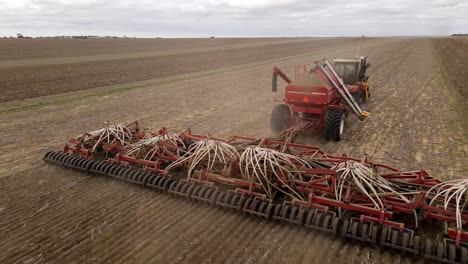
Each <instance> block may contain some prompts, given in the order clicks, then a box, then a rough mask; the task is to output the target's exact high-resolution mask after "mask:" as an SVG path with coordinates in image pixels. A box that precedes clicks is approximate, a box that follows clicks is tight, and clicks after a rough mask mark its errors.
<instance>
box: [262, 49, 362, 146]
mask: <svg viewBox="0 0 468 264" xmlns="http://www.w3.org/2000/svg"><path fill="white" fill-rule="evenodd" d="M368 67H370V64H369V63H367V57H366V56H361V57H360V58H353V59H335V60H333V65H332V64H331V63H330V62H329V61H328V60H326V59H324V60H322V61H317V62H315V65H314V67H311V65H310V64H305V65H299V66H296V71H295V79H294V80H293V81H292V80H291V79H289V78H288V76H286V74H285V73H284V72H282V71H281V70H280V69H279V68H278V67H276V66H275V67H273V83H272V91H273V92H275V93H276V92H277V79H278V76H280V77H281V78H282V79H283V80H284V81H285V82H286V83H287V86H286V88H285V96H284V98H283V99H281V100H278V99H277V98H275V102H276V103H277V104H275V105H274V107H273V109H272V113H271V118H270V125H271V130H272V132H273V133H274V134H278V133H280V132H282V131H284V130H286V129H288V128H291V127H294V126H296V125H298V124H306V126H305V128H310V129H318V130H322V131H325V137H326V138H327V139H328V140H335V141H340V140H341V137H342V135H343V132H344V129H345V127H346V119H347V117H348V115H349V113H350V112H352V113H353V114H355V115H356V116H357V117H358V119H359V120H361V121H364V120H366V119H367V118H368V117H369V113H368V112H366V111H363V110H362V109H361V105H362V104H364V103H365V102H367V100H369V95H370V93H369V85H368V80H369V76H367V75H366V70H367V68H368Z"/></svg>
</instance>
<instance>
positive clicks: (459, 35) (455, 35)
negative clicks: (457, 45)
mask: <svg viewBox="0 0 468 264" xmlns="http://www.w3.org/2000/svg"><path fill="white" fill-rule="evenodd" d="M452 36H453V37H466V36H468V34H466V33H465V34H460V33H458V34H452Z"/></svg>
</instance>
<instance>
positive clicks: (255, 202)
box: [234, 194, 273, 220]
mask: <svg viewBox="0 0 468 264" xmlns="http://www.w3.org/2000/svg"><path fill="white" fill-rule="evenodd" d="M241 197H244V195H243V194H242V195H240V196H239V198H238V199H240V198H241ZM236 203H237V201H236V202H235V203H234V204H236ZM235 208H238V205H236V207H235ZM242 211H243V212H244V213H246V214H250V215H255V216H258V217H262V218H264V219H266V220H269V219H270V218H271V216H272V214H273V204H272V203H271V202H270V201H267V200H265V199H262V198H259V197H255V198H253V199H252V198H249V199H247V201H246V203H245V204H244V206H243V209H242Z"/></svg>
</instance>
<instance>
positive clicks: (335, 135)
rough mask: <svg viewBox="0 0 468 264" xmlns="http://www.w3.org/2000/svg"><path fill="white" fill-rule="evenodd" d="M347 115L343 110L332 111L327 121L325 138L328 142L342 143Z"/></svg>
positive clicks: (329, 112)
mask: <svg viewBox="0 0 468 264" xmlns="http://www.w3.org/2000/svg"><path fill="white" fill-rule="evenodd" d="M345 120H346V115H345V111H344V110H342V109H331V110H329V111H328V113H327V116H326V119H325V137H326V138H327V139H328V140H335V141H340V140H341V136H342V135H343V132H344V127H345Z"/></svg>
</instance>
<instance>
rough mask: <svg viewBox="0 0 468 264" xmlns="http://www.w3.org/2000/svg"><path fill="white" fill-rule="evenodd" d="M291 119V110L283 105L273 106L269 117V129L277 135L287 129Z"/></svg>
mask: <svg viewBox="0 0 468 264" xmlns="http://www.w3.org/2000/svg"><path fill="white" fill-rule="evenodd" d="M290 119H291V109H289V106H287V105H285V104H277V105H275V106H273V110H272V111H271V117H270V127H271V131H272V132H273V134H279V133H280V132H282V131H283V130H285V129H286V128H288V125H289V121H290Z"/></svg>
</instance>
